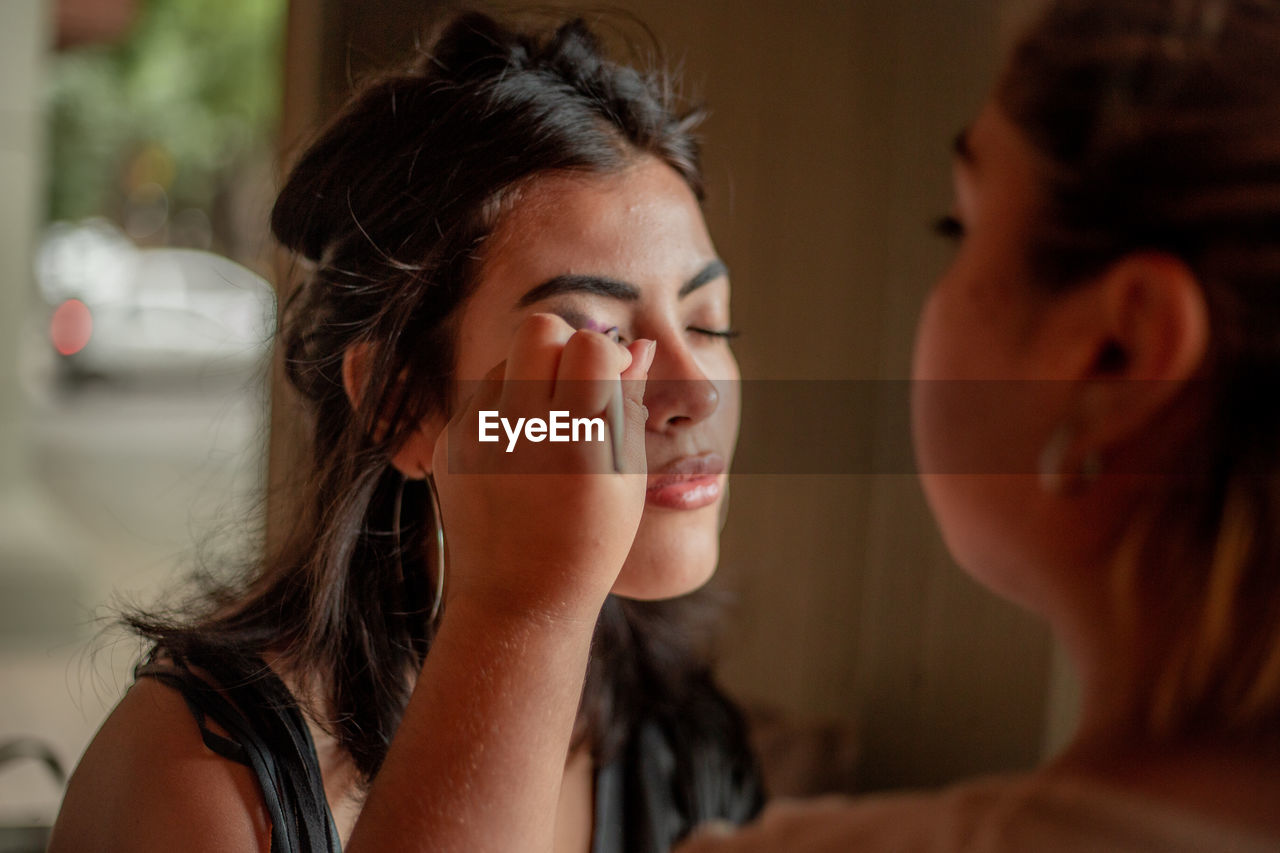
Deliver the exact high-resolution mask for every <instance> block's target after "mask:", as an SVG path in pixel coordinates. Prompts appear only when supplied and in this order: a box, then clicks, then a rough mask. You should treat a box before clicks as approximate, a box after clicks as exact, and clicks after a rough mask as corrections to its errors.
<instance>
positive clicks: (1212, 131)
mask: <svg viewBox="0 0 1280 853" xmlns="http://www.w3.org/2000/svg"><path fill="white" fill-rule="evenodd" d="M1278 128H1280V4H1277V3H1275V2H1274V0H1191V2H1159V0H1057V2H1053V3H1051V4H1050V5H1049V7H1048V9H1047V10H1046V11H1045V13H1044V14H1043V16H1042V17H1041V18H1040V20H1039V22H1038V23H1037V24H1036V25H1035V26H1034V27H1033V28H1031V29H1030V30H1029V32H1028V33H1027V34H1026V35H1025V36H1024V37H1023V39H1022V40H1021V41H1020V43H1019V44H1018V46H1017V48H1016V50H1015V51H1014V52H1013V54H1012V57H1011V59H1010V61H1009V63H1008V65H1007V66H1006V68H1005V71H1004V74H1003V76H1002V78H1001V81H1000V83H999V85H998V87H997V88H996V91H995V94H994V97H993V98H992V99H991V100H990V102H989V103H988V104H987V105H986V107H985V108H984V109H983V110H982V112H981V114H980V115H979V116H978V118H977V119H976V121H975V122H974V123H973V125H972V126H971V127H970V128H968V129H967V130H966V131H965V132H964V133H963V134H962V135H961V136H960V137H959V139H958V141H957V145H956V152H955V153H956V162H955V188H956V201H955V209H954V212H953V214H952V215H951V216H949V217H948V218H947V219H945V220H944V221H943V222H942V223H941V227H942V230H943V232H944V233H945V234H947V235H948V236H951V237H953V238H955V239H956V241H957V250H956V254H955V257H954V260H953V262H952V264H951V266H950V268H949V269H948V271H947V272H946V274H945V275H944V276H943V277H942V279H941V280H940V281H939V282H938V284H937V286H936V287H935V289H934V290H933V292H932V293H931V295H930V297H929V300H928V303H927V305H926V307H925V309H924V312H923V315H922V317H921V321H920V326H919V330H918V338H917V345H916V352H915V367H914V372H915V377H916V379H917V382H916V389H915V391H916V393H915V400H914V433H915V439H916V445H917V454H918V457H919V462H920V470H921V471H922V472H923V475H922V476H923V482H924V486H925V490H926V493H927V496H928V498H929V501H930V504H931V506H932V508H933V510H934V512H935V514H936V516H937V519H938V522H939V525H940V527H941V530H942V533H943V536H944V538H945V540H946V542H947V545H948V547H949V548H950V550H951V552H952V553H953V555H954V556H955V558H956V559H957V561H958V562H959V563H960V564H961V565H962V566H963V567H964V568H965V569H966V570H967V571H969V572H970V573H971V574H972V575H973V576H974V577H975V578H977V579H978V580H979V581H980V582H982V583H983V584H985V585H986V586H988V587H990V588H991V589H992V590H993V591H995V592H997V593H998V594H1001V595H1004V596H1007V597H1008V598H1010V599H1011V600H1013V601H1015V602H1017V603H1019V604H1021V605H1023V606H1025V607H1027V608H1028V609H1030V610H1031V611H1033V612H1035V613H1037V614H1039V615H1040V616H1042V617H1043V618H1044V619H1046V620H1047V622H1048V623H1049V624H1050V626H1051V627H1052V628H1053V630H1054V631H1055V632H1056V634H1057V635H1058V636H1059V637H1060V638H1061V640H1062V642H1063V643H1064V644H1065V646H1066V648H1067V649H1068V650H1069V651H1070V653H1071V655H1072V657H1073V658H1074V661H1075V664H1076V666H1077V668H1078V670H1079V673H1080V676H1081V678H1082V680H1083V686H1084V705H1083V709H1082V710H1083V714H1082V720H1081V724H1080V728H1079V731H1078V732H1077V734H1076V737H1075V739H1074V741H1073V742H1072V743H1071V744H1070V746H1069V747H1068V748H1067V749H1066V750H1065V751H1064V752H1063V754H1062V755H1061V756H1059V757H1058V758H1056V759H1055V760H1053V761H1052V762H1050V763H1049V764H1048V765H1047V766H1045V767H1043V768H1042V769H1040V770H1038V771H1036V772H1033V773H1030V774H1024V775H1015V776H1008V777H998V778H991V779H984V780H980V781H977V782H971V783H966V784H961V785H958V786H956V787H953V788H950V789H947V790H945V791H943V792H941V793H930V794H919V795H899V796H886V797H880V798H872V799H867V800H828V801H823V802H819V803H814V804H808V805H800V806H789V807H774V808H772V809H770V810H768V811H766V813H765V814H764V816H763V817H762V818H761V819H760V820H759V821H758V822H756V823H754V824H752V825H751V826H750V827H748V828H747V829H745V830H743V831H741V832H739V833H734V832H732V831H730V832H729V833H728V834H717V835H716V836H714V837H713V835H712V834H711V833H706V834H703V835H702V836H701V837H699V838H697V839H695V840H694V841H692V842H690V843H689V844H687V845H686V846H682V847H681V848H680V850H681V851H682V853H739V852H740V853H751V851H777V850H787V851H808V852H809V853H821V852H822V851H847V850H869V851H870V850H886V851H887V850H932V851H960V850H966V851H1025V850H1035V851H1078V850H1107V851H1224V850H1231V851H1274V850H1277V849H1280V810H1277V809H1276V803H1277V802H1280V533H1278V532H1277V531H1280V441H1278V440H1277V436H1280V404H1277V402H1276V400H1277V395H1276V387H1277V386H1276V380H1277V378H1278V377H1280V298H1278V292H1277V288H1280V231H1277V227H1276V223H1277V222H1280V131H1278V130H1277V129H1278ZM993 413H998V416H997V417H993ZM446 479H447V481H448V484H449V491H450V495H451V497H452V499H453V500H454V501H455V502H456V503H457V504H458V505H459V506H461V505H465V504H467V503H469V502H472V501H475V500H478V499H479V496H480V495H482V494H483V493H484V491H485V488H486V487H485V485H484V484H483V483H482V482H480V479H479V478H474V477H467V476H454V475H449V476H448V477H447V478H446ZM624 498H625V495H623V496H620V497H617V498H615V500H617V508H618V509H617V510H616V511H617V512H623V511H625V507H626V503H625V500H624ZM446 503H448V501H446ZM519 515H520V513H519V511H518V510H517V509H515V508H513V509H512V515H511V516H510V517H511V518H512V519H513V520H514V519H516V518H518V517H519ZM589 541H592V542H593V543H594V546H593V547H599V542H600V541H601V540H600V539H599V538H589ZM606 541H612V540H611V539H607V540H606ZM559 553H560V554H561V556H562V557H564V556H565V555H566V554H572V553H577V552H573V551H572V549H561V550H560V552H559ZM580 553H581V559H577V560H576V561H574V562H572V563H569V562H567V561H566V562H562V563H561V565H562V568H563V569H564V570H563V571H562V572H560V573H559V574H557V575H555V576H552V577H550V578H549V579H547V580H546V586H545V587H544V588H543V590H542V595H541V598H543V599H544V600H550V601H565V602H567V605H566V607H567V608H568V613H569V614H570V615H569V616H564V615H563V612H561V619H560V620H559V621H558V623H557V627H559V626H563V625H564V624H572V622H573V621H574V620H580V621H589V619H590V615H591V612H592V611H591V606H592V605H594V604H596V603H599V602H601V601H603V600H604V596H605V592H606V590H607V589H608V585H609V583H610V582H611V579H612V577H613V574H612V571H613V569H614V566H613V565H612V564H609V563H605V562H604V561H602V560H599V559H597V554H595V553H593V552H592V550H591V549H589V548H587V547H585V546H584V547H583V548H582V549H581V551H580ZM490 565H494V564H490V563H484V562H482V561H479V560H475V561H471V562H469V564H468V569H470V570H472V571H473V573H472V574H471V578H472V582H473V584H474V585H473V586H472V587H471V589H472V593H471V594H472V595H473V596H474V597H475V599H476V600H478V601H481V602H487V601H490V600H500V599H501V590H502V577H501V575H500V574H495V573H494V572H492V571H486V570H485V568H484V567H486V566H490ZM497 565H500V564H497ZM473 567H474V568H473ZM469 609H470V610H471V612H472V613H473V614H475V613H480V612H486V608H484V607H479V606H474V607H471V608H469ZM488 612H490V613H491V614H492V612H493V611H492V610H489V611H488ZM473 618H474V619H477V620H479V618H480V617H478V616H474V615H472V616H467V615H463V616H461V618H460V619H459V620H458V622H457V623H456V630H458V631H459V632H464V631H466V630H468V628H469V625H468V622H469V620H470V619H473ZM488 624H489V625H490V629H491V630H492V631H494V632H495V633H496V634H497V635H499V636H504V637H516V638H520V642H519V647H520V648H521V649H522V650H526V651H527V650H531V651H528V656H525V655H517V656H516V657H519V658H520V659H519V660H518V661H509V662H507V663H505V664H503V665H502V667H501V669H502V671H501V672H500V673H497V676H498V677H501V678H505V679H506V680H505V681H503V682H501V683H500V684H494V683H493V682H491V681H486V682H484V683H485V684H486V685H488V688H487V689H488V694H487V695H486V697H485V698H484V700H483V701H482V702H481V703H480V705H479V707H477V708H476V709H475V713H477V714H484V715H485V716H484V717H483V722H482V723H477V722H476V721H475V720H474V719H470V718H468V717H467V716H466V715H458V714H456V713H455V714H454V715H452V716H451V712H450V709H449V708H448V707H446V706H443V705H430V704H428V703H425V702H424V703H421V704H420V705H417V706H416V707H411V709H410V713H411V714H412V715H413V717H414V720H415V726H422V727H423V728H424V729H425V728H427V727H434V728H435V729H436V730H439V729H442V728H443V729H446V730H450V731H453V732H455V735H457V736H459V740H457V741H455V742H454V744H453V745H452V747H450V748H446V747H443V746H438V745H432V744H430V743H426V742H423V741H420V745H419V746H418V747H417V749H416V750H415V751H414V752H413V753H412V754H416V755H419V756H421V757H423V758H424V759H432V760H440V761H441V762H442V763H444V764H447V765H449V766H452V767H454V768H455V772H458V773H459V774H460V775H464V774H470V775H469V776H468V778H469V779H470V780H471V783H472V784H473V785H474V786H475V790H478V791H483V792H484V795H485V797H486V798H487V799H485V800H483V801H481V800H479V799H473V798H470V797H467V796H458V797H453V798H451V800H450V807H451V809H453V810H454V813H455V814H460V815H464V816H465V817H464V818H461V819H459V820H452V821H451V820H443V819H441V816H440V814H439V813H435V812H433V811H432V810H431V809H430V808H424V807H423V806H422V805H421V803H422V802H423V801H424V798H425V799H428V800H429V798H431V797H434V796H436V795H437V793H438V791H439V786H438V783H439V782H440V778H441V777H438V776H436V777H432V778H431V779H428V780H424V781H422V782H420V783H418V784H414V782H413V780H412V774H411V772H410V769H409V768H408V767H405V766H397V767H395V768H394V769H393V768H392V767H391V765H390V763H389V764H388V766H387V768H385V770H384V773H383V775H382V776H381V777H380V778H379V779H378V780H377V783H376V784H375V792H376V791H377V789H378V786H383V789H384V790H385V789H388V788H391V787H393V786H401V787H403V788H404V789H406V790H408V789H411V790H412V793H411V794H409V793H406V794H404V795H403V796H402V798H401V800H400V804H401V806H402V808H403V815H405V816H407V815H410V814H412V815H413V817H411V818H406V819H407V820H411V821H414V822H416V823H417V825H418V826H419V827H421V828H422V829H423V830H424V831H431V832H438V833H439V834H438V835H437V836H436V837H437V838H439V839H441V840H442V843H441V844H440V845H436V844H432V843H426V842H424V843H421V844H419V845H417V846H413V845H412V844H406V845H405V846H404V847H402V848H400V849H409V850H413V849H418V850H441V849H448V850H494V851H497V850H514V849H521V850H540V849H546V848H545V847H536V846H532V844H530V845H526V844H522V843H520V839H521V838H529V839H532V840H533V841H534V842H535V843H536V842H540V841H541V840H542V837H540V836H538V835H536V834H533V833H536V831H537V829H536V828H537V826H538V824H539V820H540V818H539V815H538V808H537V805H536V803H533V802H532V801H531V800H530V799H529V798H528V797H524V796H521V791H520V789H519V787H518V785H519V782H520V780H536V779H538V778H545V777H547V776H549V775H551V774H552V773H553V772H554V771H555V769H556V766H557V760H558V758H559V756H560V753H559V752H558V751H557V750H558V749H560V748H561V745H562V743H563V741H564V740H565V739H566V738H567V734H566V733H567V732H568V730H569V728H570V725H569V724H570V722H571V720H572V716H573V707H574V706H573V702H572V700H571V699H572V695H573V691H572V690H571V689H570V687H571V684H572V679H573V676H572V674H566V675H564V676H562V680H561V682H560V687H561V690H560V692H559V693H555V692H553V691H552V690H551V689H550V688H549V687H548V686H547V685H545V684H544V685H543V686H542V689H541V692H540V693H539V695H538V698H539V699H540V700H541V704H539V705H537V706H534V705H532V704H525V705H523V706H522V707H521V709H520V714H519V715H514V714H512V713H511V712H510V710H509V707H508V705H507V703H506V700H504V698H503V696H502V694H503V693H504V692H506V691H515V692H516V693H518V692H519V691H522V690H524V689H525V687H526V685H525V684H524V682H523V681H522V679H525V678H527V676H525V675H523V674H524V673H527V672H529V671H530V670H531V669H533V668H535V667H533V666H531V665H530V657H533V658H534V659H535V660H538V661H541V662H542V663H543V664H545V665H550V664H552V663H561V664H568V663H571V662H574V661H577V662H579V663H581V662H582V661H583V655H582V653H581V652H573V651H571V650H570V651H566V650H565V649H564V648H563V647H561V646H557V645H556V643H557V642H560V643H563V642H565V641H564V633H563V632H556V631H553V630H552V629H551V628H549V627H547V626H545V625H543V624H542V619H541V617H540V616H539V615H538V614H537V613H536V612H535V613H521V612H516V613H514V614H513V613H511V612H510V611H504V612H503V614H502V616H501V617H499V618H496V619H495V618H493V617H492V615H491V616H490V618H489V620H488ZM453 630H454V628H451V627H450V620H449V618H446V620H445V625H444V628H443V629H442V631H453ZM472 630H474V629H472ZM580 630H581V629H580ZM456 651H457V654H455V655H452V656H449V657H445V656H443V655H442V656H441V657H439V658H437V659H436V660H435V661H434V665H435V666H437V667H439V669H438V672H439V673H440V674H441V678H440V679H437V680H433V681H432V682H430V683H431V684H432V685H433V688H434V689H436V690H440V691H442V692H443V691H447V690H448V689H450V687H457V686H465V685H469V684H476V683H478V682H480V681H481V677H480V676H479V675H478V674H477V673H476V666H477V661H476V658H475V657H474V656H472V655H470V654H469V653H468V652H467V651H466V650H465V649H461V648H459V649H457V650H456ZM432 665H433V663H432V662H430V661H429V662H428V669H430V668H431V667H432ZM454 711H455V712H456V711H457V709H454ZM531 712H536V714H537V716H538V717H539V718H540V719H542V720H543V721H544V723H545V725H544V727H543V729H542V731H543V732H544V737H546V739H547V740H549V741H554V742H553V743H550V744H545V745H540V746H538V747H536V748H526V749H521V748H520V746H519V743H518V742H516V741H515V740H514V739H512V738H510V737H508V738H506V739H505V740H504V739H503V738H501V737H498V738H495V739H494V743H501V744H502V745H503V746H504V747H505V749H507V750H508V751H507V752H505V753H504V754H503V755H502V757H501V760H498V759H497V758H496V757H494V756H492V755H490V754H489V753H488V745H487V743H486V742H485V741H484V740H474V739H470V740H465V741H464V740H462V739H461V737H460V736H461V735H462V733H464V732H468V731H473V730H475V729H476V728H484V729H487V730H490V731H501V730H502V729H503V727H504V726H505V725H507V724H508V722H510V721H511V720H512V719H513V718H515V717H518V719H523V720H527V719H529V717H530V714H531ZM419 730H421V729H419ZM552 732H558V735H557V736H556V737H554V738H552V737H551V736H550V733H552ZM405 754H410V753H405ZM393 771H394V772H393ZM503 783H505V784H503ZM415 802H416V803H418V804H419V805H417V806H415ZM482 814H483V815H491V816H492V817H490V818H489V819H488V820H485V821H481V820H479V816H480V815H482ZM468 821H469V823H468ZM357 836H359V832H357ZM424 837H425V836H424ZM356 840H358V841H363V838H361V837H358V838H357V839H356Z"/></svg>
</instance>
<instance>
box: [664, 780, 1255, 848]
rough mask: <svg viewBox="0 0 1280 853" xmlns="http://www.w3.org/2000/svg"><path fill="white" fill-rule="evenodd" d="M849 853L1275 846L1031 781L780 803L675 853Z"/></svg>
mask: <svg viewBox="0 0 1280 853" xmlns="http://www.w3.org/2000/svg"><path fill="white" fill-rule="evenodd" d="M852 849H857V850H865V851H868V853H875V851H901V850H911V851H920V853H961V851H964V853H1013V852H1014V851H1023V850H1035V851H1037V853H1068V851H1078V850H1108V851H1116V853H1122V852H1123V853H1221V851H1223V850H1232V851H1236V853H1246V852H1247V853H1255V851H1256V853H1267V851H1271V853H1274V851H1275V850H1280V838H1277V837H1275V836H1269V835H1259V834H1257V833H1256V832H1254V831H1251V830H1249V829H1247V828H1243V827H1239V826H1233V825H1229V824H1226V823H1222V822H1218V821H1214V820H1212V819H1207V818H1205V817H1204V816H1202V815H1198V814H1194V813H1191V812H1188V811H1186V810H1185V809H1180V808H1177V807H1175V806H1173V805H1171V804H1169V803H1165V802H1162V801H1158V800H1154V799H1151V798H1148V797H1143V796H1140V795H1136V794H1134V793H1131V792H1127V791H1122V790H1118V789H1114V788H1110V787H1107V786H1105V785H1100V784H1097V783H1080V782H1074V781H1068V780H1062V779H1056V778H1052V777H1048V776H1045V775H1040V774H1030V775H1026V776H1009V777H993V778H988V779H980V780H977V781H973V782H967V783H964V784H960V785H956V786H953V787H951V788H947V789H945V790H942V791H940V792H937V793H918V794H916V793H913V794H895V795H884V796H871V797H857V798H848V797H826V798H822V799H817V800H809V801H795V802H791V803H786V802H783V803H778V804H775V805H771V806H770V807H769V808H767V809H766V810H765V812H764V814H763V815H762V816H761V818H760V820H758V821H756V822H755V823H753V824H751V825H750V826H748V827H746V828H745V829H744V830H743V831H741V832H739V833H736V834H730V835H723V836H720V835H714V834H710V835H708V836H707V837H698V838H695V840H693V841H692V842H690V843H689V844H688V845H685V846H682V847H681V848H679V851H678V853H763V851H771V850H788V851H792V850H793V851H796V853H836V851H847V850H852Z"/></svg>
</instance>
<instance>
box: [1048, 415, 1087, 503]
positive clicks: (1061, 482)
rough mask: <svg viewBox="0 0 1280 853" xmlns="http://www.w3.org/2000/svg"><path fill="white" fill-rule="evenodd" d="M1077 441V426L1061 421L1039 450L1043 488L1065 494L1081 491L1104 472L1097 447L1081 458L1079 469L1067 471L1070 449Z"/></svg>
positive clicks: (1060, 494) (1049, 492) (1050, 492)
mask: <svg viewBox="0 0 1280 853" xmlns="http://www.w3.org/2000/svg"><path fill="white" fill-rule="evenodd" d="M1074 441H1075V429H1074V428H1073V427H1072V426H1071V425H1069V424H1067V423H1065V422H1064V423H1060V424H1058V426H1057V428H1056V429H1054V431H1053V434H1052V435H1050V436H1049V440H1048V441H1047V442H1046V443H1045V446H1044V449H1043V450H1041V451H1040V458H1039V460H1038V461H1037V466H1036V467H1037V473H1038V474H1039V477H1040V488H1041V489H1043V490H1044V492H1045V493H1046V494H1050V495H1059V496H1062V495H1067V494H1072V493H1076V492H1079V491H1080V490H1081V489H1082V488H1083V487H1084V486H1088V485H1089V484H1091V483H1093V482H1095V481H1096V480H1097V479H1098V477H1099V476H1100V475H1101V474H1102V458H1101V457H1100V456H1099V455H1098V451H1096V450H1091V451H1089V453H1088V454H1086V455H1085V457H1084V458H1083V459H1081V460H1080V467H1079V468H1078V469H1077V470H1076V471H1074V472H1072V473H1068V472H1067V470H1066V467H1067V464H1066V462H1067V452H1068V451H1069V450H1070V449H1071V444H1072V442H1074Z"/></svg>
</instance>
